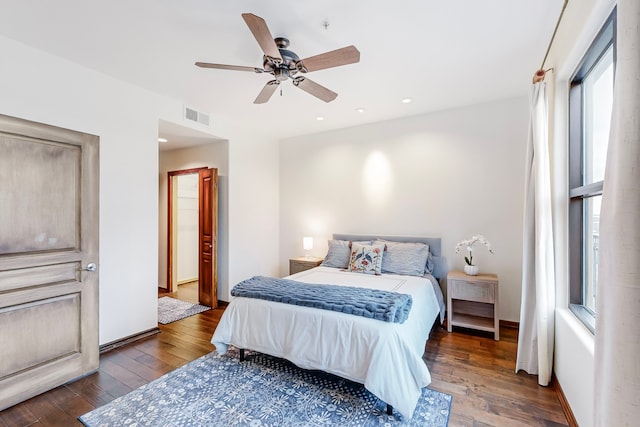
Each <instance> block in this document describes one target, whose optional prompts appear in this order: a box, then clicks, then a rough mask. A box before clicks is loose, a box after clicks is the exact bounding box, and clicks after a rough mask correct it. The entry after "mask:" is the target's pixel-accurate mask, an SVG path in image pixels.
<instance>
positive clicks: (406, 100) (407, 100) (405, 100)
mask: <svg viewBox="0 0 640 427" xmlns="http://www.w3.org/2000/svg"><path fill="white" fill-rule="evenodd" d="M410 102H411V98H405V99H403V100H402V103H403V104H408V103H410Z"/></svg>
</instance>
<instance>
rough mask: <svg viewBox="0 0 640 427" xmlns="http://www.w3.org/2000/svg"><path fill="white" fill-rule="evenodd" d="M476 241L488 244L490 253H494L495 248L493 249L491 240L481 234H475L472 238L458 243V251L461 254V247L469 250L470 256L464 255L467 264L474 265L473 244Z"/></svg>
mask: <svg viewBox="0 0 640 427" xmlns="http://www.w3.org/2000/svg"><path fill="white" fill-rule="evenodd" d="M476 243H482V244H483V245H485V246H486V248H487V249H488V250H489V252H490V253H493V250H492V249H491V243H489V241H488V240H487V239H486V238H485V237H484V236H483V235H481V234H478V235H476V236H473V237H471V238H470V239H467V240H463V241H462V242H460V243H458V244H457V245H456V253H457V254H459V253H460V249H462V248H466V249H467V252H469V256H468V257H464V261H465V262H466V263H467V265H473V246H474V245H475V244H476Z"/></svg>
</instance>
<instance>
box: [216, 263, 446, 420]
mask: <svg viewBox="0 0 640 427" xmlns="http://www.w3.org/2000/svg"><path fill="white" fill-rule="evenodd" d="M288 278H289V279H292V280H297V281H301V282H307V283H317V284H339V285H345V286H356V287H366V288H372V289H383V290H387V291H394V292H399V293H405V294H409V295H411V296H412V298H413V307H412V308H411V312H410V314H409V317H408V318H407V320H406V321H405V322H404V323H402V324H397V323H388V322H383V321H380V320H375V319H369V318H364V317H360V316H354V315H351V314H346V313H340V312H335V311H328V310H322V309H319V308H312V307H302V306H296V305H289V304H284V303H280V302H272V301H264V300H258V299H252V298H241V297H234V298H232V299H231V301H230V303H229V306H228V307H227V308H226V309H225V312H224V314H223V316H222V318H221V319H220V323H219V324H218V327H217V328H216V330H215V332H214V334H213V337H212V339H211V342H212V343H213V344H214V345H215V346H216V350H217V351H218V352H219V353H221V354H224V353H225V352H226V350H227V347H228V346H229V345H233V346H235V347H238V348H242V349H248V350H255V351H258V352H261V353H266V354H270V355H273V356H276V357H282V358H285V359H287V360H289V361H291V362H293V363H295V364H296V365H298V366H299V367H301V368H305V369H319V370H323V371H326V372H330V373H332V374H335V375H338V376H341V377H343V378H346V379H349V380H352V381H356V382H359V383H362V384H364V386H365V387H366V388H367V389H368V390H369V391H370V392H371V393H373V394H374V395H376V396H377V397H378V398H380V399H381V400H382V401H384V402H386V403H388V404H389V405H391V406H393V408H394V409H395V410H397V411H398V412H399V413H400V414H402V415H403V416H404V417H407V418H410V417H411V416H412V415H413V410H414V409H415V405H416V403H417V401H418V398H419V397H420V394H421V392H422V390H421V389H422V388H423V387H426V386H427V385H428V384H429V383H430V382H431V376H430V374H429V371H428V369H427V366H426V364H425V363H424V361H423V360H422V355H423V353H424V348H425V343H426V341H427V338H428V336H429V331H430V330H431V326H432V325H433V323H434V320H435V319H436V318H437V317H438V315H439V314H440V312H441V310H442V307H443V304H442V300H443V299H442V294H441V292H439V291H440V288H439V287H438V286H437V281H436V280H435V279H434V278H432V277H431V276H426V277H416V276H402V275H395V274H383V275H380V276H374V275H367V274H361V273H351V272H347V271H343V270H340V269H335V268H329V267H316V268H313V269H311V270H307V271H303V272H300V273H297V274H294V275H292V276H289V277H288ZM434 284H435V286H434ZM437 294H439V296H438V295H437Z"/></svg>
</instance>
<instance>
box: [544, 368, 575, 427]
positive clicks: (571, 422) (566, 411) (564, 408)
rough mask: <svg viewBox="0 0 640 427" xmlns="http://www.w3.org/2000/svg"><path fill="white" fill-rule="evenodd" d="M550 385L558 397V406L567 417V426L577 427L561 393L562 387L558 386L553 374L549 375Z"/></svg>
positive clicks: (566, 401)
mask: <svg viewBox="0 0 640 427" xmlns="http://www.w3.org/2000/svg"><path fill="white" fill-rule="evenodd" d="M551 384H552V385H553V388H554V389H555V391H556V395H557V396H558V400H559V401H560V406H562V411H563V412H564V415H565V416H566V417H567V422H568V423H569V426H570V427H579V426H578V421H576V417H575V415H573V411H572V410H571V406H569V401H568V400H567V396H565V395H564V392H563V391H562V387H561V386H560V383H559V382H558V379H557V378H556V376H555V374H554V375H551Z"/></svg>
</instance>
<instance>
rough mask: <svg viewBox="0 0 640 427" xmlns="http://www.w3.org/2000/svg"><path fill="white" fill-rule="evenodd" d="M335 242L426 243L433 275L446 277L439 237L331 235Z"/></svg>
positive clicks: (439, 277) (440, 277)
mask: <svg viewBox="0 0 640 427" xmlns="http://www.w3.org/2000/svg"><path fill="white" fill-rule="evenodd" d="M333 238H334V239H336V240H376V239H380V240H390V241H392V242H408V243H426V244H427V245H429V252H431V255H433V263H434V268H433V275H434V276H435V277H436V278H437V279H442V278H443V277H444V276H446V275H447V271H446V265H445V262H444V258H443V257H442V243H441V239H440V237H418V236H384V235H380V234H333Z"/></svg>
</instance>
